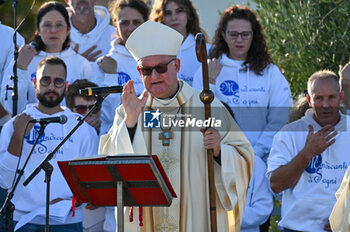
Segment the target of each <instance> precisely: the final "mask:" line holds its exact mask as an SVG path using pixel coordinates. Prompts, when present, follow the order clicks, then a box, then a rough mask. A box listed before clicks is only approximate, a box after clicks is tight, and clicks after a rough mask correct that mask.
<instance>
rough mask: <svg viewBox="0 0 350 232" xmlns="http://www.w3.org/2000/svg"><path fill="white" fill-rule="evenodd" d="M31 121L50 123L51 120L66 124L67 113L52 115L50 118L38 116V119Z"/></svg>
mask: <svg viewBox="0 0 350 232" xmlns="http://www.w3.org/2000/svg"><path fill="white" fill-rule="evenodd" d="M29 122H33V123H37V122H38V123H42V124H49V123H51V122H58V123H61V124H65V123H66V122H67V116H66V115H63V114H62V115H61V116H58V117H50V118H38V119H32V120H30V121H29Z"/></svg>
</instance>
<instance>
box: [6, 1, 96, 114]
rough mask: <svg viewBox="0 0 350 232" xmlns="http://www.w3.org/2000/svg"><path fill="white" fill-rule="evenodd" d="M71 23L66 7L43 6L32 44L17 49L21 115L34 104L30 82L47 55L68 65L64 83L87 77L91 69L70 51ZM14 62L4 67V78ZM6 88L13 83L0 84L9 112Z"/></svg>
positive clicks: (10, 71)
mask: <svg viewBox="0 0 350 232" xmlns="http://www.w3.org/2000/svg"><path fill="white" fill-rule="evenodd" d="M69 33H70V24H69V17H68V12H67V10H66V8H65V7H64V6H63V5H62V4H61V3H59V2H55V1H50V2H47V3H45V4H43V5H42V6H41V7H40V9H39V11H38V13H37V16H36V31H35V36H34V41H33V42H32V43H31V44H29V45H24V46H23V47H22V48H21V49H20V50H19V55H18V60H17V67H18V69H17V73H18V93H19V94H18V110H17V112H22V111H23V110H24V108H25V106H26V105H27V104H28V103H34V102H37V99H36V97H35V89H34V88H33V87H32V83H31V82H32V80H33V79H34V78H35V77H36V70H37V67H38V64H39V62H40V61H41V60H42V59H43V58H45V57H47V56H57V57H59V58H61V59H62V60H63V61H64V62H65V63H66V65H67V82H73V81H74V80H76V79H81V78H90V77H91V76H92V74H91V73H92V67H91V65H90V63H89V62H88V61H87V60H86V59H85V58H84V57H82V56H80V55H79V54H77V53H76V52H75V51H74V50H73V49H71V48H70V46H69V45H70V39H69ZM12 69H13V63H12V64H10V65H9V66H7V69H6V70H5V72H4V76H6V77H8V76H10V75H12V73H13V70H12ZM6 85H8V86H12V85H13V81H12V80H10V79H9V78H4V79H3V82H2V91H1V94H2V96H1V101H2V103H3V104H4V107H5V109H6V110H7V111H8V112H12V98H11V97H8V100H6V101H4V99H5V95H6V92H7V91H6Z"/></svg>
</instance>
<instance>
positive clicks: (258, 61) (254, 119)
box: [193, 6, 291, 231]
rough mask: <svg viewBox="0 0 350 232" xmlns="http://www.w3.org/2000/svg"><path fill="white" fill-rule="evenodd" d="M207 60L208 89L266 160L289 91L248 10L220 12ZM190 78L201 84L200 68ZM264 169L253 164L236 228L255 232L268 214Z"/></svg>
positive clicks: (283, 118)
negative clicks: (208, 59)
mask: <svg viewBox="0 0 350 232" xmlns="http://www.w3.org/2000/svg"><path fill="white" fill-rule="evenodd" d="M209 58H210V59H211V62H210V63H209V65H208V71H209V82H210V88H211V90H212V91H213V92H214V94H215V96H216V97H217V98H218V99H220V100H221V101H223V102H225V103H226V104H227V105H229V106H230V108H231V110H232V112H233V114H234V117H235V120H236V121H237V123H238V125H239V126H240V128H241V129H242V131H243V132H244V134H245V135H246V136H247V138H248V140H249V142H250V143H251V144H252V146H253V148H254V151H255V155H256V156H259V157H260V158H261V159H262V160H263V161H265V163H266V160H267V157H268V155H269V151H270V148H271V144H272V139H273V136H274V134H275V133H276V132H277V131H279V130H280V129H281V128H282V126H283V125H285V124H286V123H287V121H288V109H289V107H290V104H291V93H290V89H289V85H288V82H287V80H286V79H285V78H284V76H283V75H282V73H281V72H280V70H279V69H278V68H277V67H276V66H275V65H273V64H272V60H271V57H270V55H269V53H268V50H267V47H266V42H265V38H264V35H263V31H262V26H261V24H260V22H259V20H258V17H257V16H256V14H255V13H254V12H253V11H252V10H251V9H250V8H248V7H240V6H231V7H229V8H228V9H226V10H225V12H224V13H223V14H222V15H221V19H220V22H219V25H218V28H217V29H216V32H215V37H214V40H213V48H212V49H211V51H210V53H209ZM193 82H194V83H193V86H194V87H195V88H197V89H202V88H203V84H202V82H203V81H202V71H201V69H199V70H198V71H197V72H196V74H195V77H194V81H193ZM259 163H260V162H259ZM265 169H266V166H265V164H263V165H259V167H257V166H256V165H255V166H254V172H253V173H254V174H253V177H252V179H251V182H250V185H249V189H248V195H247V202H246V208H245V211H244V216H243V223H242V228H241V229H242V230H241V231H247V230H249V229H251V230H249V231H259V225H260V224H263V223H264V222H265V221H266V219H267V218H268V216H269V214H270V213H271V210H272V207H273V202H272V196H271V193H270V192H269V190H268V187H267V186H268V183H267V179H266V178H265V177H264V175H265V173H264V170H265ZM260 177H262V178H260ZM258 186H260V187H259V188H258ZM259 207H260V208H259ZM259 211H260V212H259Z"/></svg>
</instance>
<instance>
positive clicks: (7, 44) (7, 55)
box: [0, 22, 24, 131]
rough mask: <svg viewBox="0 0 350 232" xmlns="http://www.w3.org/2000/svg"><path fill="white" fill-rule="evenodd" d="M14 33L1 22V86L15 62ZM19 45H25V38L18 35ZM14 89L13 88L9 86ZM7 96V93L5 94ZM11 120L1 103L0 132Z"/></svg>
mask: <svg viewBox="0 0 350 232" xmlns="http://www.w3.org/2000/svg"><path fill="white" fill-rule="evenodd" d="M13 33H14V30H13V29H12V28H10V27H8V26H6V25H3V24H1V22H0V38H1V46H0V84H1V82H2V79H3V78H5V79H9V78H10V77H9V76H4V71H5V69H6V67H8V66H9V64H10V63H11V61H13V59H14V57H13V52H14V46H13ZM17 45H18V47H21V46H22V45H24V38H23V37H22V36H21V35H20V34H19V33H17ZM9 87H12V86H9ZM1 91H2V88H0V96H1ZM5 94H6V93H5ZM11 96H12V92H8V97H11ZM10 118H11V116H10V114H8V113H7V112H6V110H5V109H4V108H3V106H2V105H1V103H0V131H1V127H2V126H3V125H4V124H5V123H6V122H7V121H8V120H9V119H10Z"/></svg>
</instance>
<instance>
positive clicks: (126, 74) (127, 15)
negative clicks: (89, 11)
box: [100, 0, 150, 131]
mask: <svg viewBox="0 0 350 232" xmlns="http://www.w3.org/2000/svg"><path fill="white" fill-rule="evenodd" d="M109 11H110V12H111V16H112V20H113V23H114V25H115V27H116V31H117V34H116V38H115V39H114V40H113V41H112V49H111V50H110V51H109V53H108V55H107V56H105V57H103V58H102V59H101V61H100V67H101V69H102V70H104V71H105V72H106V70H107V66H108V64H110V63H111V62H110V60H112V59H113V60H114V61H115V62H116V63H117V68H115V67H114V70H113V72H114V73H116V75H115V74H114V75H105V78H104V82H103V83H101V85H104V86H110V85H125V84H126V83H127V82H128V81H129V80H132V81H133V82H134V87H135V91H136V94H137V95H140V94H141V93H142V92H143V90H144V86H143V83H142V80H141V77H140V74H139V72H138V71H137V69H136V66H137V63H136V61H135V60H134V58H133V57H132V55H131V53H130V52H129V50H128V49H127V48H126V47H125V42H126V41H127V39H128V38H129V36H130V34H131V33H132V32H133V31H134V30H135V29H136V28H137V27H138V26H140V25H141V24H142V23H144V22H145V21H147V19H148V15H149V12H150V9H149V6H148V5H147V4H146V3H145V2H144V1H142V0H114V1H112V2H111V4H110V7H109ZM111 58H112V59H111ZM108 69H111V68H110V66H109V67H108ZM120 104H121V95H120V94H111V95H109V96H108V97H107V98H106V99H105V100H104V101H103V105H102V112H101V120H102V126H101V127H102V129H103V130H107V131H108V130H109V128H110V127H111V126H112V124H113V116H114V114H115V109H116V108H117V107H118V106H119V105H120Z"/></svg>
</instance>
